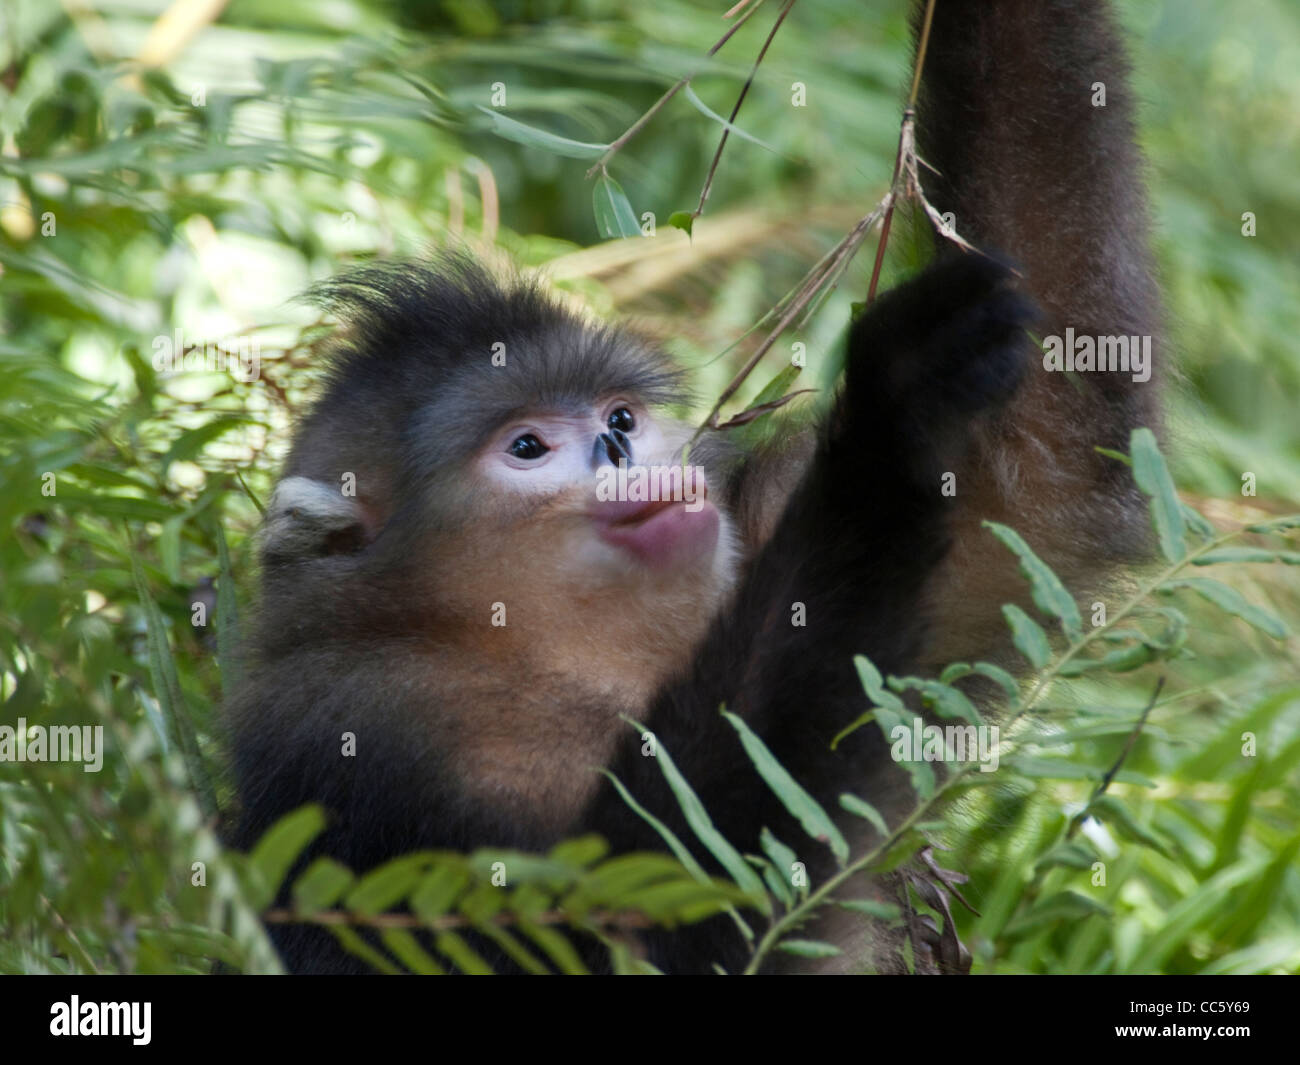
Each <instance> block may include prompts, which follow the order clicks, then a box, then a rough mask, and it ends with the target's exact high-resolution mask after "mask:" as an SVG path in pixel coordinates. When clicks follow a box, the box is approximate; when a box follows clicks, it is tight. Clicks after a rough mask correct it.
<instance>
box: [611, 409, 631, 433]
mask: <svg viewBox="0 0 1300 1065" xmlns="http://www.w3.org/2000/svg"><path fill="white" fill-rule="evenodd" d="M605 424H606V425H608V426H609V427H610V428H611V429H619V430H621V431H622V432H625V433H630V432H631V431H632V430H633V429H635V428H636V419H635V418H633V417H632V412H631V411H630V410H628V409H627V408H626V407H619V408H618V410H616V411H614V413H613V414H611V415H610V416H609V420H608V421H606V422H605Z"/></svg>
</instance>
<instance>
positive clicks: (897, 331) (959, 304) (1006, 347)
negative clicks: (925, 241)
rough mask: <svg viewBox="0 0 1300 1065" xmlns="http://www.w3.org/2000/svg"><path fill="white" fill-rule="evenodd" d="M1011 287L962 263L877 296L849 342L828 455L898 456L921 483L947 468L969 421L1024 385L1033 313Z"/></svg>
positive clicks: (987, 263) (989, 262) (939, 267)
mask: <svg viewBox="0 0 1300 1065" xmlns="http://www.w3.org/2000/svg"><path fill="white" fill-rule="evenodd" d="M1015 280H1016V277H1015V274H1014V273H1013V272H1012V271H1011V270H1010V269H1009V268H1008V267H1007V266H1005V265H1003V264H1002V263H999V262H997V261H995V260H993V259H989V258H986V257H985V256H982V255H979V254H966V255H960V256H955V257H952V258H947V259H943V260H941V261H939V262H937V263H935V264H933V265H931V266H930V267H928V268H927V269H926V270H925V272H924V273H922V274H920V275H919V276H918V277H916V278H915V279H913V280H911V281H908V282H907V283H906V284H903V285H901V286H899V287H898V288H895V289H893V290H891V291H890V292H887V293H886V294H885V295H883V296H882V297H881V298H880V299H879V301H878V302H877V303H876V304H875V305H874V306H872V307H871V308H869V309H868V310H867V312H866V313H865V314H863V315H862V316H861V317H860V318H859V319H858V320H857V321H856V322H854V324H853V328H852V330H851V332H850V334H849V349H848V365H847V367H846V371H845V389H844V395H843V396H842V397H841V400H840V403H839V405H838V408H837V410H836V414H835V417H834V419H833V421H832V424H831V427H830V428H831V435H832V438H833V441H832V449H834V447H835V445H836V444H838V445H839V446H840V447H845V446H847V447H850V448H853V444H854V442H855V441H860V442H866V441H868V440H870V441H872V442H875V443H879V444H880V445H882V446H884V448H885V451H886V452H895V453H897V452H898V450H899V448H902V449H905V450H907V451H908V452H910V454H911V455H912V457H913V458H914V459H915V460H917V462H916V463H914V464H913V468H914V469H916V471H917V472H918V473H919V472H920V471H921V470H922V469H927V470H928V469H932V468H933V463H932V462H931V461H927V460H933V459H944V460H946V459H949V458H952V457H953V454H952V453H953V450H954V448H956V447H959V446H960V444H961V442H962V441H963V440H964V439H965V437H966V433H965V430H966V428H967V427H968V426H969V423H970V420H971V419H972V418H973V417H974V416H976V415H978V414H980V413H981V412H984V411H990V410H995V409H997V408H998V407H1000V406H1001V405H1002V404H1004V403H1005V402H1006V401H1007V400H1008V399H1010V398H1011V396H1012V395H1013V394H1014V393H1015V391H1016V388H1017V387H1018V386H1019V384H1020V382H1021V379H1022V378H1023V377H1024V375H1025V370H1026V367H1027V362H1028V352H1029V350H1030V343H1029V341H1028V339H1027V337H1026V333H1025V329H1026V327H1027V326H1029V325H1030V324H1031V323H1032V322H1033V321H1034V319H1035V318H1036V317H1037V310H1036V308H1035V306H1034V304H1033V303H1032V302H1031V301H1030V300H1029V299H1028V298H1027V297H1026V296H1024V295H1023V294H1022V293H1021V292H1020V291H1018V290H1017V288H1016V287H1015ZM835 438H837V439H835ZM891 438H892V439H891ZM853 450H857V449H856V448H853Z"/></svg>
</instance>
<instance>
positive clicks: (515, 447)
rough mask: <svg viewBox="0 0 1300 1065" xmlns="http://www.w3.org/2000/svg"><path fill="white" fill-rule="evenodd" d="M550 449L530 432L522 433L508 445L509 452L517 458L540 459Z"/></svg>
mask: <svg viewBox="0 0 1300 1065" xmlns="http://www.w3.org/2000/svg"><path fill="white" fill-rule="evenodd" d="M550 450H551V449H550V448H549V447H547V446H546V445H545V444H543V443H542V442H541V441H540V440H538V439H537V437H535V436H534V435H533V434H532V433H524V435H523V436H520V437H517V438H516V439H515V441H514V443H512V444H511V445H510V454H512V455H514V457H515V458H517V459H540V458H541V457H542V456H543V455H545V454H546V453H547V452H548V451H550Z"/></svg>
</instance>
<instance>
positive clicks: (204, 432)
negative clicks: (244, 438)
mask: <svg viewBox="0 0 1300 1065" xmlns="http://www.w3.org/2000/svg"><path fill="white" fill-rule="evenodd" d="M260 424H262V423H260V422H258V421H257V420H256V419H254V418H237V417H231V416H228V415H226V416H222V417H220V418H214V419H213V420H212V421H210V422H207V423H205V424H204V425H200V426H199V427H198V428H197V429H187V430H185V432H183V433H181V434H180V436H178V437H177V438H176V439H175V440H173V441H172V445H171V447H169V448H168V449H167V453H166V454H165V455H163V457H162V462H161V465H162V474H163V476H164V477H165V476H166V475H167V470H168V467H170V466H171V464H172V463H173V462H181V461H182V460H188V459H192V458H194V457H195V456H197V455H198V454H199V452H201V451H202V450H203V449H204V448H205V447H207V445H208V444H209V443H211V442H212V441H213V440H216V439H218V438H219V437H222V436H225V434H226V433H228V432H230V430H231V429H235V428H237V427H239V426H241V425H260Z"/></svg>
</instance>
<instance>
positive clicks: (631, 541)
mask: <svg viewBox="0 0 1300 1065" xmlns="http://www.w3.org/2000/svg"><path fill="white" fill-rule="evenodd" d="M696 503H698V506H696V508H695V509H688V506H687V503H686V501H685V500H680V499H679V500H673V499H659V500H652V501H646V502H632V501H620V502H609V503H601V504H600V505H599V506H598V508H597V509H596V510H595V511H593V514H592V517H593V518H594V519H595V521H596V524H597V528H598V531H599V535H600V538H601V539H602V540H604V541H605V542H606V543H607V544H610V545H612V546H613V547H617V548H620V549H621V550H623V551H626V552H628V553H629V554H631V555H632V556H633V557H634V558H636V559H637V560H638V561H639V562H641V563H642V564H643V565H645V566H647V567H649V568H652V569H666V568H669V567H672V566H677V565H682V564H684V563H687V562H690V561H693V560H694V559H696V558H699V557H701V556H703V555H705V554H707V553H709V552H711V551H712V549H713V547H714V546H715V545H716V544H717V542H718V528H719V524H720V520H721V519H720V517H719V515H718V508H717V507H715V506H714V505H713V504H712V503H710V502H709V501H708V500H707V499H703V498H701V499H698V500H696Z"/></svg>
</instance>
